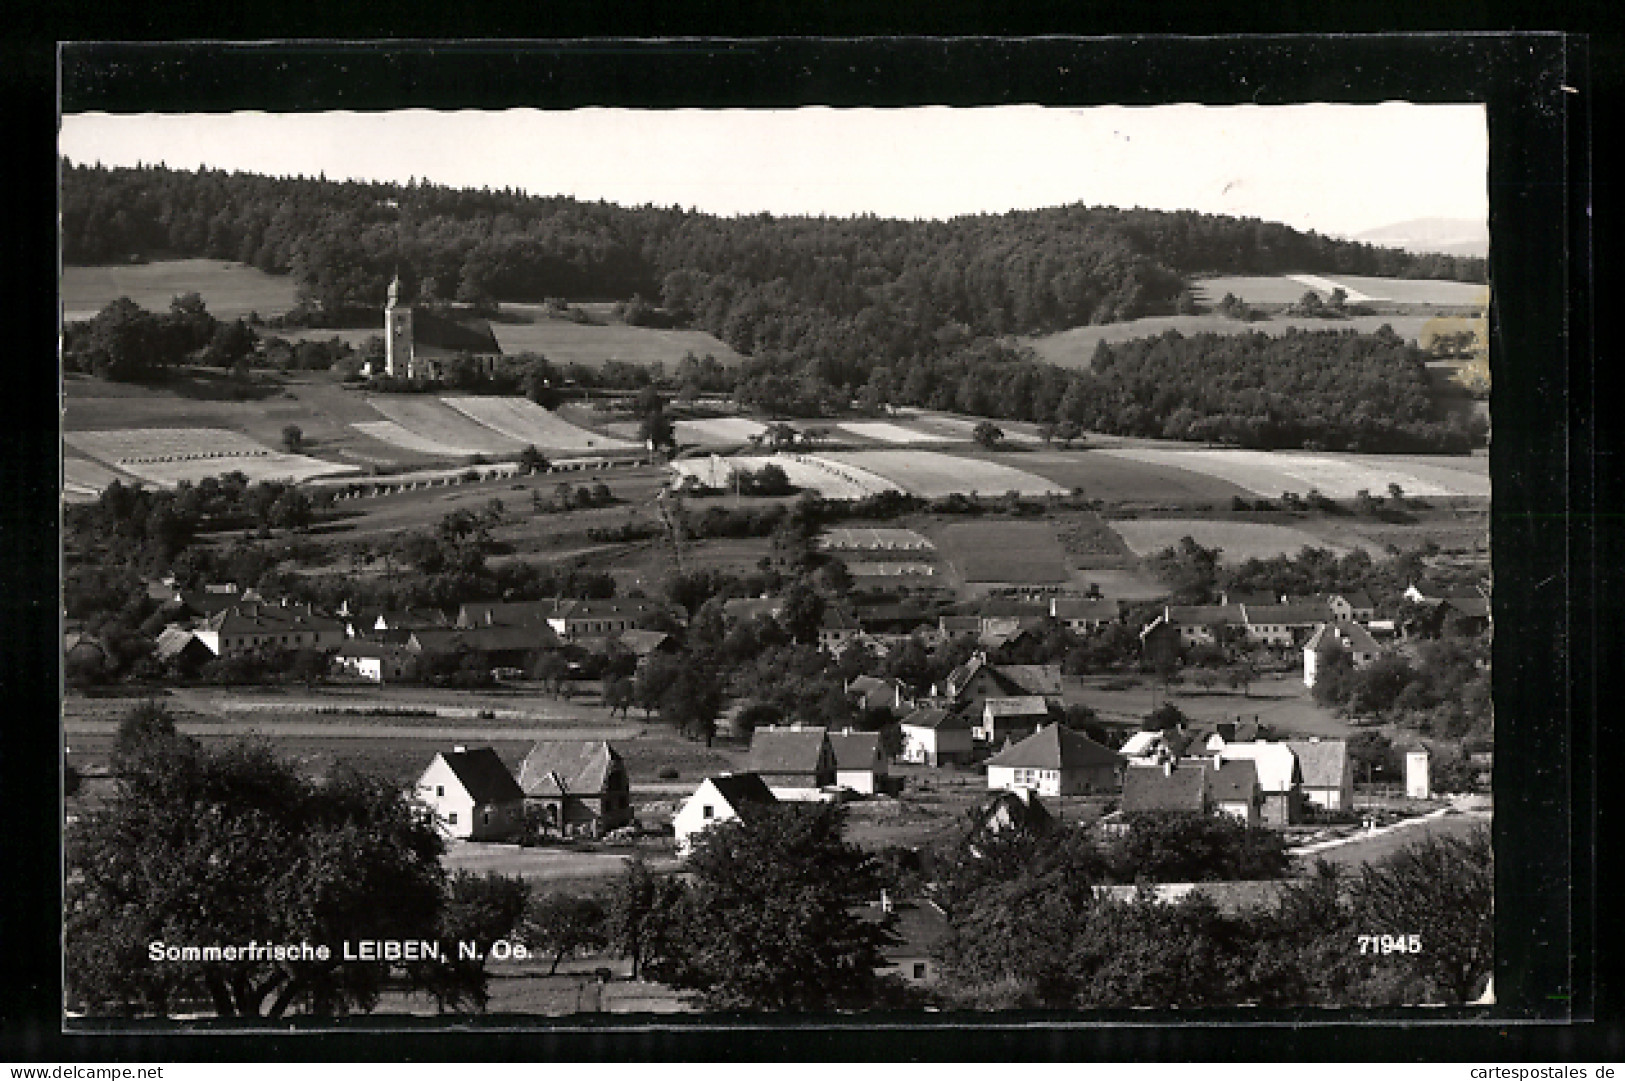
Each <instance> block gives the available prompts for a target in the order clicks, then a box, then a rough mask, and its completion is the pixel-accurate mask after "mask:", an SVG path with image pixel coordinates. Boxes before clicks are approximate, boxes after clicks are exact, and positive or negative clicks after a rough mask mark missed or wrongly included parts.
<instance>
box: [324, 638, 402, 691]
mask: <svg viewBox="0 0 1625 1081" xmlns="http://www.w3.org/2000/svg"><path fill="white" fill-rule="evenodd" d="M418 657H419V654H418V653H416V652H414V651H412V650H410V649H408V648H406V647H405V646H402V645H394V644H390V643H386V642H374V641H369V640H367V639H365V638H355V639H351V640H350V641H348V642H346V643H344V644H343V645H342V646H340V647H339V648H338V651H337V652H336V653H334V654H333V666H334V668H336V669H338V670H339V671H341V672H347V673H349V674H350V675H353V676H357V677H359V678H361V679H365V680H370V681H371V682H373V683H395V682H398V681H408V680H414V679H416V678H418Z"/></svg>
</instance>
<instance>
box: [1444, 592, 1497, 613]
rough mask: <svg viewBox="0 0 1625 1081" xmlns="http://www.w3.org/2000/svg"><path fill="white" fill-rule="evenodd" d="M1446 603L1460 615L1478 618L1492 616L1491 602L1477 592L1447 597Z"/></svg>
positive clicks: (1446, 605)
mask: <svg viewBox="0 0 1625 1081" xmlns="http://www.w3.org/2000/svg"><path fill="white" fill-rule="evenodd" d="M1444 604H1445V607H1447V608H1449V609H1450V610H1451V611H1453V612H1456V613H1457V614H1459V615H1464V616H1469V617H1474V618H1478V619H1488V618H1490V602H1489V601H1488V600H1487V599H1485V598H1484V597H1480V596H1477V595H1476V594H1475V595H1474V596H1470V597H1446V598H1445V599H1444Z"/></svg>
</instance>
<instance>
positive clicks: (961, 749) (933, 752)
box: [899, 706, 975, 766]
mask: <svg viewBox="0 0 1625 1081" xmlns="http://www.w3.org/2000/svg"><path fill="white" fill-rule="evenodd" d="M899 727H900V728H901V729H902V736H903V753H902V755H901V757H902V760H903V761H904V762H912V763H915V764H917V765H925V766H948V765H954V764H956V763H961V762H967V761H969V760H970V757H971V753H972V749H973V747H974V743H975V741H974V737H973V736H972V735H971V722H970V720H969V718H967V717H966V716H965V715H964V714H963V713H960V712H959V711H957V710H952V709H944V708H941V707H936V706H932V707H928V708H925V709H917V710H915V711H914V712H913V713H910V714H909V715H908V716H907V717H904V718H903V722H902V724H901V725H900V726H899Z"/></svg>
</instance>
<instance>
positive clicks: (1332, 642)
mask: <svg viewBox="0 0 1625 1081" xmlns="http://www.w3.org/2000/svg"><path fill="white" fill-rule="evenodd" d="M1338 652H1343V653H1346V654H1347V655H1348V657H1349V659H1350V660H1351V661H1353V662H1354V667H1356V668H1364V667H1365V666H1366V665H1368V664H1370V663H1371V662H1372V661H1374V660H1376V659H1377V655H1378V653H1380V652H1381V647H1380V646H1378V645H1377V640H1376V639H1375V638H1372V637H1371V632H1370V631H1368V630H1366V629H1365V628H1364V627H1362V626H1360V625H1359V624H1358V623H1323V624H1321V625H1320V626H1319V627H1317V628H1315V633H1314V634H1312V635H1310V637H1309V641H1307V642H1305V643H1304V644H1303V685H1304V686H1305V687H1313V686H1314V685H1315V679H1316V675H1317V673H1318V672H1319V669H1320V666H1321V665H1322V664H1323V663H1324V661H1325V657H1326V656H1330V655H1332V654H1335V653H1338Z"/></svg>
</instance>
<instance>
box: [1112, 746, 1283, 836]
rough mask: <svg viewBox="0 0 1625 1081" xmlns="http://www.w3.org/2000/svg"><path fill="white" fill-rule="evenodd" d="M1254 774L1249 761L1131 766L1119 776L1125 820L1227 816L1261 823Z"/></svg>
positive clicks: (1201, 760)
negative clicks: (1142, 815)
mask: <svg viewBox="0 0 1625 1081" xmlns="http://www.w3.org/2000/svg"><path fill="white" fill-rule="evenodd" d="M1261 803H1262V795H1261V793H1260V791H1259V787H1258V771H1257V770H1256V769H1255V768H1254V766H1253V764H1252V763H1251V762H1249V761H1244V760H1236V761H1231V762H1223V763H1220V764H1218V765H1215V763H1214V761H1213V760H1212V759H1208V758H1197V759H1187V760H1186V761H1183V762H1177V763H1176V762H1175V761H1174V760H1172V759H1164V760H1163V761H1162V762H1160V763H1158V764H1155V765H1131V766H1130V767H1129V768H1128V769H1127V770H1125V771H1124V773H1123V803H1122V810H1123V813H1124V814H1135V813H1140V812H1158V813H1177V814H1228V815H1230V816H1232V817H1234V818H1236V819H1237V820H1238V821H1240V822H1243V823H1245V824H1246V825H1249V826H1256V825H1258V823H1259V820H1260V814H1259V808H1260V805H1261Z"/></svg>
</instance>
